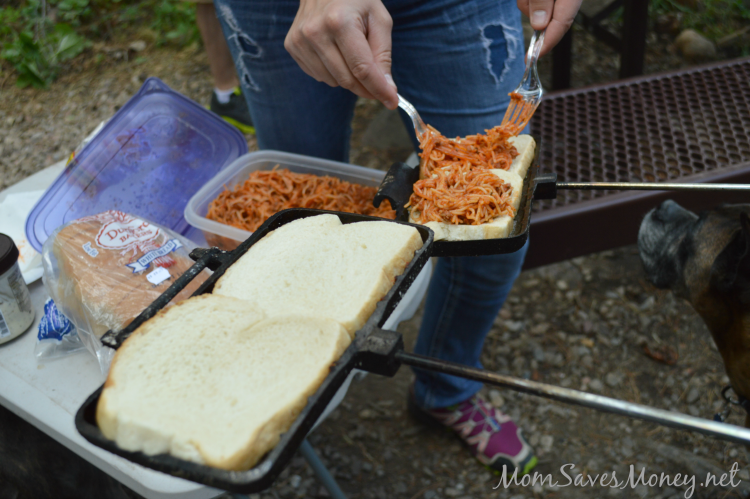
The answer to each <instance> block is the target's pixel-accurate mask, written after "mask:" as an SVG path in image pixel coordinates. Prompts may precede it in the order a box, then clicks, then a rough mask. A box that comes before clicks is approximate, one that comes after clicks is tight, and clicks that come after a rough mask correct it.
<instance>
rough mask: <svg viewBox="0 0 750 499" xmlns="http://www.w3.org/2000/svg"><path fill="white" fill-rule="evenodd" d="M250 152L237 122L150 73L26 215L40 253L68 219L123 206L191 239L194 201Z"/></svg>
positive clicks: (30, 233) (129, 211)
mask: <svg viewBox="0 0 750 499" xmlns="http://www.w3.org/2000/svg"><path fill="white" fill-rule="evenodd" d="M245 153H247V141H246V140H245V137H244V136H243V135H242V134H241V133H240V132H239V131H238V130H237V129H236V128H234V127H233V126H231V125H229V124H228V123H226V122H225V121H224V120H222V119H221V118H220V117H218V116H217V115H215V114H213V113H211V112H209V111H207V110H206V109H204V108H203V107H201V106H200V105H198V104H197V103H195V102H193V101H191V100H190V99H188V98H187V97H185V96H183V95H181V94H179V93H177V92H175V91H174V90H172V89H170V88H169V87H168V86H167V85H165V84H164V83H163V82H162V81H161V80H159V79H158V78H149V79H147V80H146V81H145V83H144V84H143V87H141V89H140V90H139V91H138V93H137V94H136V95H135V96H133V97H132V98H131V99H130V100H129V101H128V102H127V103H126V104H125V105H124V106H123V107H122V108H121V109H120V110H119V111H118V112H117V113H116V114H115V115H114V116H113V117H112V118H111V119H110V120H109V122H107V124H106V125H105V126H104V127H103V128H102V130H101V131H100V132H99V133H98V134H97V135H96V136H95V137H94V138H93V139H92V140H91V141H90V142H89V143H88V144H87V145H86V146H85V147H84V148H83V149H82V150H81V151H80V153H78V154H77V155H76V157H75V158H74V159H73V161H72V162H71V163H70V164H69V165H67V166H66V167H65V170H63V173H62V174H61V175H60V177H58V179H57V180H56V181H55V182H54V183H53V184H52V185H51V186H50V188H49V189H48V190H47V192H45V194H44V196H42V198H41V199H40V200H39V202H38V203H37V204H36V206H35V207H34V209H33V210H32V211H31V213H30V214H29V217H28V219H27V220H26V235H27V237H28V239H29V242H30V243H31V245H32V246H33V247H34V249H36V250H37V251H39V252H41V251H42V245H43V244H44V241H45V240H46V239H47V238H48V237H49V235H50V234H51V233H52V232H53V231H54V230H55V229H57V228H58V227H60V226H61V225H63V224H65V223H67V222H69V221H71V220H75V219H78V218H81V217H84V216H89V215H95V214H97V213H101V212H104V211H107V210H119V211H123V212H126V213H131V214H133V215H137V216H140V217H143V218H145V219H147V220H151V221H153V222H156V223H158V224H160V225H162V226H165V227H167V228H169V229H172V230H173V231H175V232H177V233H178V234H181V235H185V236H187V237H190V234H189V232H190V231H191V227H190V225H188V223H187V222H186V221H185V219H184V218H183V211H184V209H185V205H186V204H187V202H188V200H189V199H190V197H191V196H192V195H193V194H195V193H196V192H197V191H198V189H199V188H200V187H202V186H203V185H204V184H206V182H208V181H209V180H210V179H211V178H213V177H214V176H215V175H216V173H217V172H219V171H221V169H222V168H224V167H225V166H227V165H229V164H230V163H231V162H232V161H234V160H235V159H236V158H238V157H239V156H241V155H243V154H245Z"/></svg>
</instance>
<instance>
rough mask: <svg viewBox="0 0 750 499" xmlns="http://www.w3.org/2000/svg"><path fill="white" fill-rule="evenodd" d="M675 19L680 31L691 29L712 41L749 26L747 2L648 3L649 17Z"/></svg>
mask: <svg viewBox="0 0 750 499" xmlns="http://www.w3.org/2000/svg"><path fill="white" fill-rule="evenodd" d="M660 15H668V16H678V17H679V18H680V20H681V21H680V24H681V26H682V28H684V29H687V28H690V29H694V30H695V31H698V32H699V33H701V34H703V35H704V36H706V37H708V38H709V39H711V40H713V41H717V40H719V39H721V38H722V37H724V36H727V35H729V34H732V33H734V32H736V31H738V30H740V29H742V28H744V27H745V26H747V24H748V23H750V3H748V2H747V1H746V0H697V1H696V2H695V3H694V4H692V3H691V2H689V1H683V2H678V1H677V0H652V1H651V2H650V4H649V17H650V18H651V19H652V20H654V19H656V18H657V16H660Z"/></svg>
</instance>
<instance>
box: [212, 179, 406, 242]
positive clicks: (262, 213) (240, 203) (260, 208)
mask: <svg viewBox="0 0 750 499" xmlns="http://www.w3.org/2000/svg"><path fill="white" fill-rule="evenodd" d="M376 192H377V189H376V188H375V187H367V186H364V185H359V184H352V183H350V182H346V181H344V180H341V179H338V178H336V177H329V176H318V175H312V174H309V173H294V172H290V171H289V170H287V169H278V165H277V166H276V167H274V169H273V170H257V171H254V172H252V173H250V175H249V176H248V179H247V180H245V182H243V183H242V184H238V185H237V186H235V188H234V189H225V190H224V191H223V192H222V193H221V194H219V195H218V196H217V198H216V199H214V200H213V201H211V203H210V204H209V205H208V214H207V215H206V217H207V218H208V219H210V220H215V221H216V222H219V223H223V224H226V225H231V226H232V227H237V228H238V229H244V230H247V231H251V232H252V231H255V230H256V229H258V227H260V226H261V225H262V224H263V222H265V221H266V220H267V219H268V218H269V217H270V216H271V215H273V214H275V213H277V212H279V211H281V210H285V209H287V208H315V209H320V210H331V211H344V212H347V213H357V214H360V215H371V216H375V217H381V218H390V219H395V218H396V212H395V211H394V210H391V209H390V203H382V204H381V205H380V208H375V207H374V206H373V205H372V200H373V199H374V198H375V193H376Z"/></svg>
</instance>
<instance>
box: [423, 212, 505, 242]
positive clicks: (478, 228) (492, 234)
mask: <svg viewBox="0 0 750 499" xmlns="http://www.w3.org/2000/svg"><path fill="white" fill-rule="evenodd" d="M418 217H419V213H418V212H412V213H410V214H409V221H410V222H412V223H419V222H417V220H418ZM424 225H425V226H426V227H429V228H430V229H432V231H433V232H434V233H435V241H441V240H442V241H474V240H478V239H497V238H500V237H508V236H509V235H510V232H511V231H512V230H513V218H512V217H509V216H508V215H500V216H499V217H497V218H495V219H494V220H493V221H492V222H488V223H485V224H481V225H458V224H449V223H445V222H427V223H426V224H424Z"/></svg>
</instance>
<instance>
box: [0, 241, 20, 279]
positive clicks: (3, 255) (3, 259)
mask: <svg viewBox="0 0 750 499" xmlns="http://www.w3.org/2000/svg"><path fill="white" fill-rule="evenodd" d="M18 255H19V253H18V248H17V247H16V243H14V242H13V239H11V238H10V236H6V235H5V234H0V275H2V274H5V273H6V272H7V271H8V270H10V268H11V267H13V265H15V263H16V262H17V261H18Z"/></svg>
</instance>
